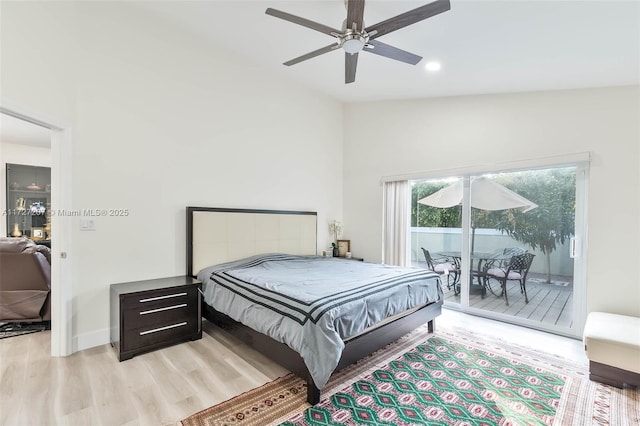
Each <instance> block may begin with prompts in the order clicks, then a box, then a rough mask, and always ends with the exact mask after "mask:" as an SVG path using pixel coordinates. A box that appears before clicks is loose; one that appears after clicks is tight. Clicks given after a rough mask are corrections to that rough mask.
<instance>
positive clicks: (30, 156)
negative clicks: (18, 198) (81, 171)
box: [0, 140, 51, 236]
mask: <svg viewBox="0 0 640 426" xmlns="http://www.w3.org/2000/svg"><path fill="white" fill-rule="evenodd" d="M7 163H9V164H26V165H28V166H40V167H51V150H50V149H49V148H39V147H35V146H28V145H18V144H13V143H5V142H2V141H1V140H0V212H6V209H7V206H6V204H7V193H6V189H7V182H6V179H7ZM13 207H15V206H11V208H13ZM6 235H7V220H6V217H4V216H2V217H0V236H6Z"/></svg>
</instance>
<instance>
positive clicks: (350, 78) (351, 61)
mask: <svg viewBox="0 0 640 426" xmlns="http://www.w3.org/2000/svg"><path fill="white" fill-rule="evenodd" d="M357 66H358V54H357V53H346V52H345V54H344V82H345V83H346V84H349V83H353V82H354V81H356V67H357Z"/></svg>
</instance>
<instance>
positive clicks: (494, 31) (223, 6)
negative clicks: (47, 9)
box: [135, 0, 640, 102]
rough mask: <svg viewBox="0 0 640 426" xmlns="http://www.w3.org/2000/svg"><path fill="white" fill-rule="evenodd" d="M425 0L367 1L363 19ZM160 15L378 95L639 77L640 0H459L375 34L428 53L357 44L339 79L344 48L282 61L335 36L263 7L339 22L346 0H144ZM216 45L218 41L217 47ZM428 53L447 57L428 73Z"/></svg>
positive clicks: (331, 87) (307, 75)
mask: <svg viewBox="0 0 640 426" xmlns="http://www.w3.org/2000/svg"><path fill="white" fill-rule="evenodd" d="M426 3H429V0H424V1H395V0H394V1H391V0H369V1H367V2H366V6H365V11H364V21H365V26H368V25H372V24H375V23H378V22H380V21H384V20H386V19H388V18H390V17H393V16H396V15H398V14H400V13H403V12H406V11H408V10H411V9H414V8H416V7H419V6H422V5H424V4H426ZM135 7H140V8H142V10H144V11H145V13H151V14H154V15H155V16H159V17H161V18H162V19H164V20H165V21H166V23H167V24H168V25H177V26H179V27H181V28H182V29H184V31H190V32H193V33H195V34H197V35H198V36H200V37H204V38H206V39H208V40H210V41H211V42H212V43H213V45H216V46H219V47H222V48H223V49H228V50H231V51H234V52H236V53H237V54H238V55H240V56H242V57H244V58H246V60H247V61H248V63H252V64H255V65H256V66H260V67H264V68H266V69H271V70H273V71H274V72H277V73H280V74H281V75H283V76H285V77H286V78H288V79H291V80H296V81H298V82H301V83H302V84H304V85H307V86H309V87H311V88H314V89H316V90H318V91H320V92H323V93H326V94H327V95H329V96H331V97H334V98H336V99H339V100H342V101H345V102H353V101H371V100H382V99H408V98H421V97H437V96H453V95H465V94H486V93H505V92H520V91H537V90H556V89H571V88H583V87H600V86H612V85H628V84H638V83H639V80H640V77H639V76H640V66H639V63H640V2H637V1H613V0H603V1H580V0H574V1H559V0H543V1H539V0H538V1H520V0H502V1H484V0H475V1H461V0H451V10H449V11H447V12H444V13H442V14H439V15H437V16H434V17H431V18H428V19H426V20H424V21H421V22H418V23H416V24H413V25H411V26H408V27H406V28H403V29H400V30H398V31H395V32H393V33H391V34H388V35H385V36H382V37H380V38H378V39H377V40H379V41H382V42H384V43H386V44H390V45H393V46H395V47H398V48H401V49H403V50H406V51H409V52H412V53H415V54H417V55H420V56H422V57H423V58H424V59H423V60H422V61H421V62H420V63H419V64H418V65H408V64H405V63H402V62H398V61H394V60H390V59H387V58H384V57H382V56H378V55H373V54H369V53H360V55H359V56H360V57H359V61H358V67H357V75H356V81H355V82H354V83H352V84H345V82H344V56H345V54H344V52H343V51H342V50H337V51H332V52H330V53H327V54H324V55H321V56H317V57H315V58H312V59H310V60H307V61H304V62H301V63H299V64H296V65H293V66H290V67H287V66H284V65H282V63H283V62H285V61H288V60H290V59H293V58H295V57H298V56H300V55H303V54H305V53H308V52H311V51H313V50H316V49H318V48H321V47H324V46H327V45H328V44H330V43H332V41H333V38H332V37H330V36H328V35H325V34H322V33H320V32H317V31H314V30H312V29H309V28H306V27H303V26H300V25H296V24H293V23H291V22H287V21H284V20H282V19H278V18H274V17H272V16H268V15H266V14H265V10H266V9H267V8H268V7H271V8H275V9H279V10H282V11H285V12H288V13H291V14H294V15H297V16H300V17H303V18H307V19H310V20H312V21H316V22H319V23H322V24H325V25H327V26H330V27H334V28H341V27H342V22H343V20H344V19H345V17H346V9H345V5H344V1H343V0H324V1H312V0H296V1H275V0H274V1H269V0H260V1H239V0H233V1H217V0H216V1H171V2H163V1H154V2H139V3H136V6H135ZM212 54H213V50H212ZM429 61H438V62H440V63H441V69H440V70H439V71H437V72H429V71H427V70H426V69H425V67H424V65H425V63H426V62H429Z"/></svg>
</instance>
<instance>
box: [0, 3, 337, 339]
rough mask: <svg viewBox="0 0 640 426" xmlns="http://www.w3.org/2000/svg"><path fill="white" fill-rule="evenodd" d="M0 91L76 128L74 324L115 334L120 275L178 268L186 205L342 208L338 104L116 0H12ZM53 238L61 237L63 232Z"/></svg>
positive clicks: (88, 334) (102, 335)
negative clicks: (114, 299) (85, 225)
mask: <svg viewBox="0 0 640 426" xmlns="http://www.w3.org/2000/svg"><path fill="white" fill-rule="evenodd" d="M1 7H2V22H1V23H2V45H1V49H0V50H1V52H2V53H1V54H2V57H1V59H2V69H1V71H2V74H1V78H2V79H1V89H2V96H3V99H8V100H10V101H11V102H12V103H13V104H15V105H22V106H25V107H27V108H28V109H30V110H33V111H38V112H42V113H43V114H45V115H46V116H51V117H56V118H58V119H59V120H60V121H64V122H67V123H69V124H70V126H71V127H72V156H73V158H72V164H73V169H72V179H73V185H72V199H73V202H72V204H73V205H72V206H70V208H72V209H74V210H82V209H87V208H105V209H111V208H113V209H128V210H129V212H130V214H129V215H128V216H127V217H99V218H96V225H97V230H96V231H95V232H81V231H80V230H79V228H80V226H79V220H80V218H73V219H74V221H73V229H72V230H71V233H72V235H71V239H72V244H71V247H72V249H71V250H70V253H69V258H68V262H71V269H72V275H73V283H72V285H73V302H72V305H73V308H72V309H73V335H74V336H75V337H76V346H77V348H83V347H88V346H92V345H98V344H103V343H106V342H108V332H107V331H108V330H107V328H108V325H109V310H108V307H109V285H110V284H111V283H116V282H123V281H131V280H139V279H148V278H155V277H163V276H172V275H182V274H184V272H185V270H186V266H185V256H186V255H185V245H186V243H185V238H186V236H185V207H186V206H198V205H199V206H212V207H238V208H273V209H290V210H312V211H318V213H319V215H318V230H319V241H318V244H319V248H320V249H322V248H324V247H326V245H327V241H328V238H329V236H328V235H327V234H328V230H327V229H326V228H327V226H326V224H327V221H328V220H329V219H334V218H335V219H341V213H342V109H341V106H340V104H339V103H337V102H335V101H333V100H331V99H329V98H326V97H324V96H322V95H318V94H317V93H315V92H312V91H309V90H307V89H305V88H302V87H300V86H296V85H294V84H291V83H289V82H287V81H284V80H282V79H280V78H278V77H275V76H274V75H271V74H270V72H268V71H265V70H263V69H259V68H256V67H255V66H253V65H252V64H249V63H244V62H242V61H240V60H238V59H237V58H234V57H233V56H232V55H231V54H230V53H228V52H225V51H223V50H220V49H218V48H216V47H215V46H212V45H211V44H206V43H204V42H203V41H201V40H199V39H198V38H196V37H192V36H190V35H189V34H185V33H184V32H179V31H175V30H174V29H172V28H171V27H170V26H167V25H165V24H164V23H163V22H160V21H155V20H153V18H148V17H145V16H143V15H141V14H140V12H139V11H138V10H137V9H135V8H131V7H129V6H127V5H126V4H123V3H119V2H99V3H98V2H85V3H71V2H49V3H29V2H22V3H19V2H15V3H13V2H12V3H7V2H3V3H2V5H1ZM54 244H55V241H54Z"/></svg>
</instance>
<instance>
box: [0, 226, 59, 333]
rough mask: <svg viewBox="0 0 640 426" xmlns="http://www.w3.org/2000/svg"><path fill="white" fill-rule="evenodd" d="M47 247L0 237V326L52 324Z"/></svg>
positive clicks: (21, 239)
mask: <svg viewBox="0 0 640 426" xmlns="http://www.w3.org/2000/svg"><path fill="white" fill-rule="evenodd" d="M49 262H50V251H49V248H48V247H44V246H39V245H37V244H36V243H34V242H33V241H31V240H29V239H27V238H8V237H0V322H41V321H49V320H51V308H50V289H51V265H50V263H49Z"/></svg>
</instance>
